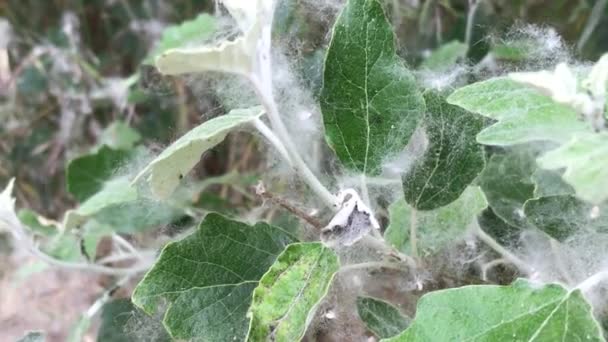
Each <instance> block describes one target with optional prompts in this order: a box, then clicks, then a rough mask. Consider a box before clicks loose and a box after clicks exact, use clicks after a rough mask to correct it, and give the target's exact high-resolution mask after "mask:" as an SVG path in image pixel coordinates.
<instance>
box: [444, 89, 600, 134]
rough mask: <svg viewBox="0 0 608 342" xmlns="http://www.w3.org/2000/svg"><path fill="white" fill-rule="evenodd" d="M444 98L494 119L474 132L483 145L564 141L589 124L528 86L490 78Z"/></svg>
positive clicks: (587, 127) (565, 106) (583, 129)
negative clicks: (491, 122) (481, 129)
mask: <svg viewBox="0 0 608 342" xmlns="http://www.w3.org/2000/svg"><path fill="white" fill-rule="evenodd" d="M447 100H448V102H449V103H451V104H454V105H457V106H460V107H462V108H464V109H466V110H468V111H470V112H473V113H477V114H480V115H483V116H486V117H488V118H491V119H494V120H497V122H496V123H495V124H494V125H492V126H490V127H488V128H486V129H484V130H483V131H481V133H479V135H477V141H478V142H479V143H482V144H485V145H498V146H508V145H514V144H519V143H526V142H532V141H553V142H558V143H564V142H567V141H568V140H570V138H571V137H572V136H573V135H574V134H576V133H580V132H588V131H589V130H590V127H589V125H588V124H586V123H585V122H583V121H581V120H580V119H579V116H578V114H577V113H576V112H575V111H574V109H572V108H571V107H569V106H567V105H563V104H559V103H557V102H555V101H553V100H552V99H551V98H550V97H549V96H546V95H544V94H542V93H541V92H540V91H539V90H537V89H535V88H532V87H531V86H528V85H525V84H520V83H517V82H515V81H513V80H510V79H508V78H492V79H489V80H487V81H482V82H477V83H473V84H471V85H468V86H465V87H462V88H460V89H458V90H456V91H455V92H454V93H452V95H450V96H449V97H448V99H447Z"/></svg>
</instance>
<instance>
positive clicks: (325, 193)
mask: <svg viewBox="0 0 608 342" xmlns="http://www.w3.org/2000/svg"><path fill="white" fill-rule="evenodd" d="M251 81H252V83H253V85H254V89H255V91H256V93H257V95H258V98H259V99H260V101H261V102H262V106H264V108H265V109H266V114H267V115H268V118H269V119H270V123H271V124H272V128H273V130H274V132H276V134H277V136H278V138H279V139H280V140H281V142H282V143H283V146H284V147H285V151H286V152H287V155H288V156H289V160H291V162H292V163H293V164H292V166H293V168H294V169H295V171H296V172H297V173H298V174H299V175H300V176H301V177H302V179H303V180H304V181H305V182H306V184H308V186H309V187H310V188H311V189H312V191H314V192H315V193H316V194H317V195H318V196H319V197H320V198H321V199H322V200H323V202H324V203H325V204H326V205H327V206H329V207H333V206H335V205H336V203H337V199H336V197H335V196H334V195H333V194H332V193H331V192H329V190H327V188H326V187H325V186H324V185H323V184H322V183H321V181H319V179H318V178H317V176H315V174H314V173H313V172H312V171H311V170H310V169H309V168H308V166H307V165H306V162H304V160H303V159H302V157H301V156H300V154H299V152H298V150H297V149H296V147H295V145H294V143H293V141H291V138H290V135H289V132H288V131H287V128H286V127H285V125H284V124H283V120H281V116H280V114H279V111H278V108H277V104H276V103H275V101H274V98H273V97H272V91H271V90H270V89H268V88H269V87H270V88H271V86H269V85H266V87H264V84H262V83H260V81H258V79H257V78H255V77H253V78H251ZM265 89H266V91H264V90H265Z"/></svg>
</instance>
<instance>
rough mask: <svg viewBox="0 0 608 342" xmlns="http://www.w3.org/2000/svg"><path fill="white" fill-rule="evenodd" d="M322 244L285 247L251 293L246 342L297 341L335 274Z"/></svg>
mask: <svg viewBox="0 0 608 342" xmlns="http://www.w3.org/2000/svg"><path fill="white" fill-rule="evenodd" d="M339 267H340V263H339V261H338V257H337V256H336V254H335V253H334V252H333V251H332V250H331V249H329V248H327V247H325V246H323V244H320V243H316V242H311V243H296V244H292V245H289V246H287V249H285V251H284V252H283V253H282V254H281V255H279V257H278V258H277V261H276V262H275V263H274V265H272V267H271V268H270V270H268V272H266V274H265V275H264V276H263V277H262V279H260V283H259V285H258V287H257V288H256V289H255V290H254V292H253V301H252V303H251V308H250V309H249V315H250V316H251V322H250V328H249V334H248V337H247V340H248V341H268V340H272V341H278V342H279V341H299V340H300V339H301V338H302V336H303V335H304V332H305V330H306V327H307V325H308V323H309V322H310V321H311V319H312V315H313V314H314V312H315V309H316V306H317V304H318V303H319V301H320V300H321V299H322V298H323V297H324V296H325V294H326V293H327V290H328V288H329V285H330V284H331V281H332V279H333V277H334V274H335V273H336V272H337V271H338V268H339Z"/></svg>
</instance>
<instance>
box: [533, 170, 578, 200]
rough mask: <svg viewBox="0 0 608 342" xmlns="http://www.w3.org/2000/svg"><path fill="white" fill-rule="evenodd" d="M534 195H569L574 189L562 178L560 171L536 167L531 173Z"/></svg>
mask: <svg viewBox="0 0 608 342" xmlns="http://www.w3.org/2000/svg"><path fill="white" fill-rule="evenodd" d="M532 181H533V182H534V185H535V186H534V197H545V196H556V195H570V194H574V192H575V191H574V189H573V188H572V187H571V186H570V185H569V184H568V183H566V182H564V180H563V179H562V175H561V173H560V172H557V171H552V170H543V169H537V170H536V171H534V173H533V174H532Z"/></svg>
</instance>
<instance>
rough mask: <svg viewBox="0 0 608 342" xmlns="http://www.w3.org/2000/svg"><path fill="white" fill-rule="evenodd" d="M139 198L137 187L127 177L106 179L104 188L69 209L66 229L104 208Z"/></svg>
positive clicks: (65, 224)
mask: <svg viewBox="0 0 608 342" xmlns="http://www.w3.org/2000/svg"><path fill="white" fill-rule="evenodd" d="M136 199H137V189H135V187H133V186H131V183H130V182H129V180H128V179H127V178H126V177H120V178H116V179H113V180H109V181H106V182H105V183H104V185H103V188H101V189H100V190H99V192H97V193H96V194H94V195H93V196H91V197H89V198H87V200H85V201H84V202H83V203H82V204H81V205H80V206H79V207H78V208H77V209H75V210H68V211H67V212H66V213H65V215H64V219H63V226H64V228H65V229H72V228H76V227H78V226H80V225H82V224H83V223H85V222H86V221H87V219H88V218H89V217H91V216H94V215H96V214H98V213H99V212H101V211H102V210H103V209H105V208H107V207H110V206H113V205H118V204H122V203H126V202H131V201H135V200H136Z"/></svg>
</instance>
